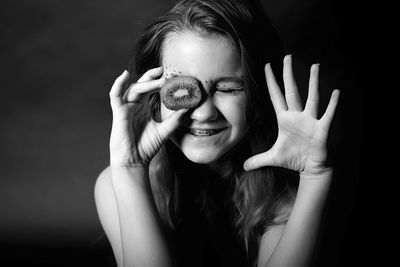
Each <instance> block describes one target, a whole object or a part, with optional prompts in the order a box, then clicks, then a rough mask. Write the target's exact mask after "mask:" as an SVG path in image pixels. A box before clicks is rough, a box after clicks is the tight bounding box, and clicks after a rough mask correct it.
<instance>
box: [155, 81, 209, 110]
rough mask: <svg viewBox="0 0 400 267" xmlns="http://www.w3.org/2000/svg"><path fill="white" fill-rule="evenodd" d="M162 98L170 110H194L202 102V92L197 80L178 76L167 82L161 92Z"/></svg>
mask: <svg viewBox="0 0 400 267" xmlns="http://www.w3.org/2000/svg"><path fill="white" fill-rule="evenodd" d="M160 96H161V100H162V102H163V103H164V105H165V106H166V107H167V108H168V109H171V110H178V109H182V108H193V107H195V106H197V105H198V104H199V102H200V100H201V90H200V87H199V84H198V82H197V80H196V79H195V78H193V77H190V76H176V77H174V78H172V79H170V80H168V81H166V83H165V84H164V86H163V87H162V88H161V90H160Z"/></svg>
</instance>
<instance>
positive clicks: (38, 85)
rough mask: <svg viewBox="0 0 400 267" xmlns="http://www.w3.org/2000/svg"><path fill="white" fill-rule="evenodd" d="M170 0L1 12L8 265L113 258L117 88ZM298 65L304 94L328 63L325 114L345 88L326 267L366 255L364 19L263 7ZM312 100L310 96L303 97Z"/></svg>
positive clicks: (88, 2) (296, 7)
mask: <svg viewBox="0 0 400 267" xmlns="http://www.w3.org/2000/svg"><path fill="white" fill-rule="evenodd" d="M171 2H173V1H171V0H169V1H166V0H162V1H161V0H147V1H132V0H130V1H129V0H117V1H107V0H97V1H95V0H69V1H66V0H64V1H61V0H51V1H50V0H35V1H24V0H2V1H1V3H0V8H1V9H0V22H1V23H0V30H1V42H0V48H1V50H0V57H1V62H0V68H1V72H0V86H1V87H0V88H1V96H0V99H1V103H0V123H1V124H0V125H1V131H0V246H1V250H0V265H1V266H3V265H4V266H14V265H17V264H20V263H24V264H26V265H31V266H32V265H37V266H102V265H106V263H107V262H109V261H110V258H109V256H110V249H109V247H107V246H106V245H105V244H106V243H105V242H104V238H103V237H104V236H103V235H102V228H101V226H100V223H99V221H98V217H97V214H96V210H95V205H94V199H93V186H94V183H95V179H96V177H97V175H98V173H99V172H100V171H101V170H102V169H103V168H104V167H105V166H107V161H108V138H109V132H110V125H111V113H110V108H109V105H108V91H109V88H110V86H111V84H112V82H113V80H114V79H115V77H116V76H118V75H119V74H120V73H121V72H122V70H123V66H124V65H125V63H126V62H127V60H128V56H129V55H130V53H131V49H132V46H133V44H134V42H135V40H136V39H137V37H138V34H139V32H140V30H142V29H143V27H144V26H145V25H146V24H147V23H148V22H149V21H151V19H152V18H154V17H155V16H156V15H158V14H160V13H161V12H162V11H164V10H166V9H167V8H168V7H169V5H170V3H171ZM262 3H263V5H264V7H265V9H266V10H267V12H268V13H269V15H270V16H271V18H272V21H273V22H274V23H275V25H276V27H277V29H278V30H279V31H280V33H281V35H282V38H283V40H284V42H285V43H286V47H287V51H288V53H289V52H290V53H292V54H293V57H294V60H295V72H296V76H297V78H298V80H299V83H300V86H301V87H302V88H306V85H307V71H308V68H309V67H310V65H311V64H312V63H314V62H319V63H321V88H322V90H323V94H322V106H326V104H327V101H328V97H329V94H328V93H329V92H330V91H331V90H332V89H334V88H340V89H342V95H341V102H340V106H339V108H338V114H337V117H336V119H335V122H334V126H333V127H334V128H333V134H332V138H331V145H332V148H333V151H334V152H333V155H334V159H335V162H336V165H337V174H336V179H335V183H334V186H333V190H332V194H331V198H330V200H329V209H328V212H327V214H326V216H325V224H324V228H323V235H322V240H321V245H320V254H319V255H320V259H319V260H320V261H321V262H323V264H324V266H352V265H353V263H356V262H357V261H358V260H359V257H362V253H361V252H357V251H355V250H354V247H360V246H361V247H362V246H363V245H362V243H363V241H364V239H363V233H362V231H361V230H360V228H358V226H359V224H360V222H361V216H362V213H363V212H364V210H362V209H359V208H357V205H358V204H359V203H360V198H359V196H360V195H361V194H362V193H363V192H362V191H361V189H360V188H361V187H360V168H359V166H360V145H361V135H362V133H361V121H362V110H361V109H362V98H363V96H362V90H361V87H362V82H363V81H362V79H361V77H362V70H363V66H362V62H363V61H362V60H361V59H362V57H363V55H362V52H361V51H362V49H361V47H362V45H363V36H362V33H363V30H362V25H363V19H364V18H363V16H362V14H361V12H360V11H359V7H360V6H358V5H356V4H355V3H354V2H353V4H352V5H349V4H348V3H346V2H345V1H334V0H329V1H318V0H303V1H295V0H280V1H272V0H262ZM302 93H303V96H305V92H304V91H303V92H302Z"/></svg>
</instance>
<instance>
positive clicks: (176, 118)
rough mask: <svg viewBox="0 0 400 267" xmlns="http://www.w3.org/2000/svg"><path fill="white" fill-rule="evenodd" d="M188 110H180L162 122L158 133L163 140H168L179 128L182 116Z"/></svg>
mask: <svg viewBox="0 0 400 267" xmlns="http://www.w3.org/2000/svg"><path fill="white" fill-rule="evenodd" d="M186 111H188V109H180V110H177V111H175V112H174V113H172V114H171V115H170V116H169V117H168V118H167V119H165V120H164V121H162V122H160V123H159V125H158V127H159V128H158V132H159V134H160V135H161V137H162V138H163V139H167V138H168V137H169V136H170V135H171V134H172V133H173V132H174V131H175V130H176V128H178V126H179V124H180V121H181V118H182V116H183V115H184V114H185V113H186Z"/></svg>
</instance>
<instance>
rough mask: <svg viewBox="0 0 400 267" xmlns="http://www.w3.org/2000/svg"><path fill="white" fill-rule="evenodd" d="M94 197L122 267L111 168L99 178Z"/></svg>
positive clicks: (103, 224) (101, 221)
mask: <svg viewBox="0 0 400 267" xmlns="http://www.w3.org/2000/svg"><path fill="white" fill-rule="evenodd" d="M94 197H95V203H96V209H97V214H98V216H99V219H100V223H101V225H102V227H103V229H104V232H105V233H106V235H107V238H108V240H109V241H110V243H111V246H112V249H113V252H114V255H115V257H116V260H117V262H118V266H122V263H121V259H122V247H121V238H120V227H119V219H118V207H117V203H116V200H115V194H114V189H113V185H112V181H111V171H110V167H107V168H105V169H104V170H103V171H102V172H101V173H100V174H99V176H98V177H97V180H96V184H95V187H94Z"/></svg>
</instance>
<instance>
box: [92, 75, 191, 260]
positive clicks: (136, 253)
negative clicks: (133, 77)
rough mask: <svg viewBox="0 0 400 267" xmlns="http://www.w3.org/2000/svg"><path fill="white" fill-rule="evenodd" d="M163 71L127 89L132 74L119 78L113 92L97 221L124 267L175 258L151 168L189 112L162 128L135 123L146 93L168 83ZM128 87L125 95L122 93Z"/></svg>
mask: <svg viewBox="0 0 400 267" xmlns="http://www.w3.org/2000/svg"><path fill="white" fill-rule="evenodd" d="M161 74H162V68H156V69H151V70H149V71H148V72H146V73H145V74H144V75H143V76H142V77H141V78H140V79H139V80H138V82H137V83H135V84H131V85H129V84H127V81H128V77H129V73H128V72H126V71H125V72H124V73H123V74H122V75H121V76H120V77H118V78H117V79H116V81H115V83H114V85H113V87H112V89H111V91H110V101H111V107H112V110H113V125H112V131H111V138H110V167H109V168H108V169H107V170H106V171H105V172H103V173H102V174H101V175H100V177H99V179H98V182H97V183H96V188H95V196H96V204H97V208H98V213H99V217H100V220H101V223H102V225H103V227H104V230H105V232H106V234H107V237H108V238H109V240H110V243H111V245H112V248H113V252H114V255H115V257H116V261H117V263H118V266H120V267H136V266H138V267H163V266H165V267H168V266H171V265H172V263H171V262H172V256H171V254H170V251H169V249H168V245H167V241H166V239H165V236H164V234H163V232H162V226H161V222H160V218H159V215H158V212H157V209H156V206H155V203H154V199H153V195H152V191H151V187H150V181H149V174H148V164H149V162H150V160H151V159H152V157H153V156H154V155H155V154H156V153H157V151H158V150H159V148H160V147H161V146H162V145H163V143H164V142H165V140H167V139H168V137H169V135H170V134H171V133H172V132H173V131H174V130H175V129H176V128H177V126H178V125H179V119H180V117H181V116H182V115H183V114H184V112H185V110H179V111H176V112H175V113H173V114H172V115H171V116H170V117H169V118H167V119H166V120H164V121H163V122H161V123H157V122H155V121H152V120H150V121H148V122H147V124H146V125H145V126H144V127H143V129H139V127H137V128H135V127H136V126H137V124H135V123H132V122H133V121H134V120H135V119H137V118H136V117H135V116H137V117H140V116H143V115H138V114H140V113H138V107H139V108H140V105H141V104H142V103H141V101H142V100H143V99H144V96H145V95H146V94H148V93H151V92H155V91H157V90H159V88H160V86H162V84H163V83H164V82H165V81H164V79H163V78H159V79H155V78H157V77H159V76H160V75H161ZM126 87H127V90H126V92H125V93H124V92H123V90H124V88H126Z"/></svg>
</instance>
